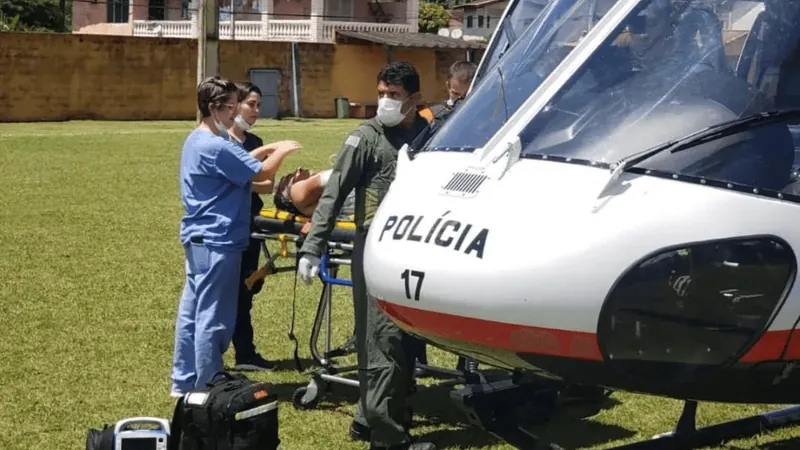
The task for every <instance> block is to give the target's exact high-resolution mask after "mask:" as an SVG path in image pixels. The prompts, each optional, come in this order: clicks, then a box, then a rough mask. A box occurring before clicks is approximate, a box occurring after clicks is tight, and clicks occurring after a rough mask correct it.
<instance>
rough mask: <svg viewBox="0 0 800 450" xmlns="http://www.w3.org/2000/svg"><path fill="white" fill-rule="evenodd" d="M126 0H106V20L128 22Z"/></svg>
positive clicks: (109, 21)
mask: <svg viewBox="0 0 800 450" xmlns="http://www.w3.org/2000/svg"><path fill="white" fill-rule="evenodd" d="M128 7H129V4H128V0H108V2H107V3H106V22H108V23H128Z"/></svg>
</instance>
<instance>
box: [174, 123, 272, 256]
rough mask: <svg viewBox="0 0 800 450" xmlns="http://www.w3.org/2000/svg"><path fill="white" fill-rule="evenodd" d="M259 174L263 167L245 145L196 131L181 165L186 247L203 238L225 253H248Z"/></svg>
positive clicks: (182, 224)
mask: <svg viewBox="0 0 800 450" xmlns="http://www.w3.org/2000/svg"><path fill="white" fill-rule="evenodd" d="M259 171H261V162H260V161H258V160H257V159H255V158H254V157H252V156H251V155H250V154H249V153H248V152H247V151H245V150H244V149H243V148H242V147H241V146H239V145H237V144H234V143H232V142H230V141H228V140H226V139H225V138H223V137H220V136H217V135H215V134H214V133H212V132H211V131H208V130H203V129H199V128H197V129H195V130H194V131H192V132H191V133H190V134H189V136H188V137H187V138H186V142H185V143H184V145H183V152H182V153H181V162H180V192H181V203H182V204H183V209H184V212H185V214H184V216H183V218H182V219H181V224H180V240H181V243H182V244H184V245H186V244H188V243H189V239H190V238H191V237H202V238H203V243H204V244H205V245H208V246H211V247H216V248H219V249H220V250H230V251H242V250H244V249H246V248H247V246H248V243H249V240H250V193H251V183H252V178H253V176H255V175H256V174H257V173H258V172H259Z"/></svg>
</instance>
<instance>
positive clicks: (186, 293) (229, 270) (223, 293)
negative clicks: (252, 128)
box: [171, 77, 300, 397]
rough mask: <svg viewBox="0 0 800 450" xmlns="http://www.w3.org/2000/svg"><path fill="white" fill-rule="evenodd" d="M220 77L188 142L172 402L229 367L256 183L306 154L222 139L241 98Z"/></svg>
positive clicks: (209, 86)
mask: <svg viewBox="0 0 800 450" xmlns="http://www.w3.org/2000/svg"><path fill="white" fill-rule="evenodd" d="M239 92H240V91H239V90H238V89H237V87H236V85H235V84H234V83H233V82H231V81H229V80H226V79H224V78H221V77H211V78H207V79H205V80H203V82H201V83H200V85H199V86H198V87H197V105H198V108H199V109H200V114H201V116H202V119H201V123H200V125H199V126H198V127H197V128H195V129H194V130H193V131H192V132H191V133H190V134H189V136H188V137H187V139H186V141H185V143H184V146H183V152H182V154H181V160H180V192H181V203H182V204H183V208H184V213H185V214H184V216H183V219H182V220H181V223H180V240H181V243H182V244H183V246H184V252H185V255H186V260H185V266H186V282H185V286H184V289H183V294H182V296H181V300H180V306H179V308H178V317H177V321H176V324H175V328H176V329H175V353H174V357H173V365H172V392H171V395H172V396H173V397H180V396H182V395H184V394H186V393H187V392H189V391H192V390H194V389H196V388H200V387H203V386H205V384H206V382H208V381H209V380H210V379H211V377H212V376H213V375H214V374H215V373H217V372H218V371H220V370H222V369H223V365H222V355H223V353H225V351H226V350H227V348H228V345H229V344H230V340H231V335H232V333H233V329H234V326H235V324H236V309H237V296H238V291H239V270H240V267H241V260H242V252H243V251H244V250H245V249H246V248H247V246H248V244H249V238H250V193H251V189H252V183H253V182H260V181H264V180H267V179H268V178H269V176H270V172H271V170H270V168H269V167H268V166H267V164H265V162H264V160H265V159H266V157H267V156H268V155H269V154H270V153H272V152H274V151H282V152H283V151H291V150H296V149H298V148H300V145H299V144H297V143H296V142H293V141H281V142H278V143H275V144H270V145H266V146H261V147H259V148H257V149H255V150H253V151H252V152H250V153H248V152H247V151H245V150H244V148H242V147H241V146H240V145H237V144H235V143H233V142H230V141H228V140H227V139H225V138H223V137H221V136H220V133H221V132H222V131H224V130H226V129H227V128H229V127H230V126H231V125H232V124H233V122H234V119H235V118H236V115H237V113H238V110H239V102H240V101H241V100H242V99H241V98H240V96H241V94H240V93H239Z"/></svg>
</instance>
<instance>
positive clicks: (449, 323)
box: [378, 300, 602, 361]
mask: <svg viewBox="0 0 800 450" xmlns="http://www.w3.org/2000/svg"><path fill="white" fill-rule="evenodd" d="M378 304H379V305H380V307H381V308H382V309H383V310H384V311H385V312H386V313H387V314H388V315H390V316H391V317H393V318H394V319H395V320H398V321H400V322H402V323H404V324H405V325H406V326H408V327H409V328H413V329H416V330H420V331H423V332H426V333H433V334H436V335H437V336H440V337H443V338H448V339H457V340H460V341H466V342H471V343H474V344H478V345H483V346H488V347H494V348H502V349H506V350H511V351H514V352H520V353H538V354H542V355H553V356H564V357H568V358H577V359H587V360H595V361H600V360H602V356H601V355H600V349H599V348H598V346H597V336H595V334H594V333H584V332H579V331H567V330H557V329H553V328H540V327H532V326H530V325H519V324H512V323H503V322H494V321H490V320H482V319H473V318H471V317H463V316H456V315H452V314H445V313H440V312H434V311H425V310H422V309H417V308H409V307H407V306H398V305H395V304H392V303H387V302H385V301H383V300H378Z"/></svg>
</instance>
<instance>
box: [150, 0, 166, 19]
mask: <svg viewBox="0 0 800 450" xmlns="http://www.w3.org/2000/svg"><path fill="white" fill-rule="evenodd" d="M166 10H167V9H166V4H165V2H164V0H150V4H149V5H148V7H147V20H166Z"/></svg>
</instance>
